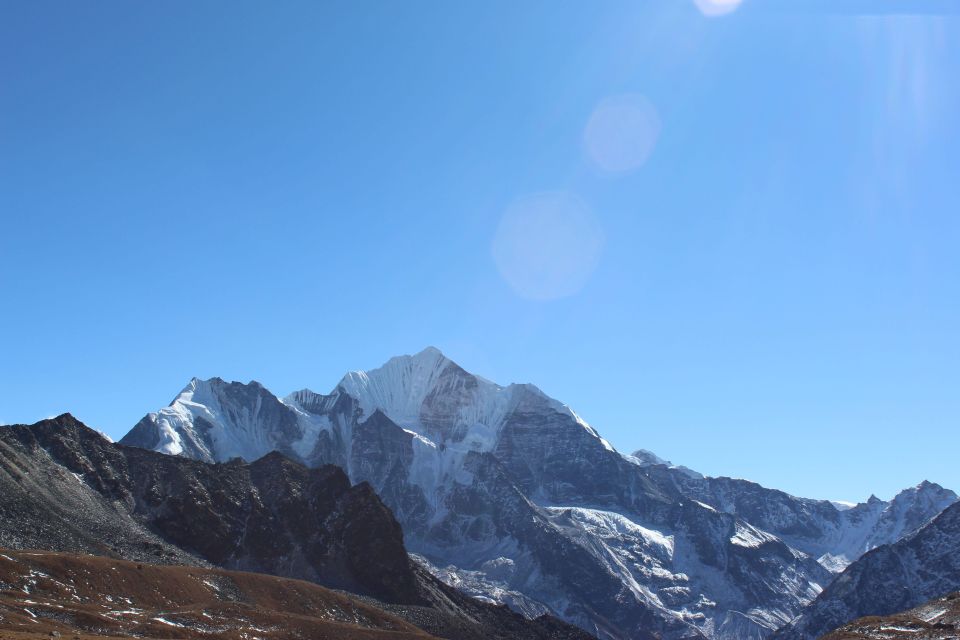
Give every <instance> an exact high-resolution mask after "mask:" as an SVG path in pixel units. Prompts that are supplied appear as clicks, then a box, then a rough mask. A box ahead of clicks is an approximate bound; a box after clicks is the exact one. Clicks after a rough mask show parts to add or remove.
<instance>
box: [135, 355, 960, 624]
mask: <svg viewBox="0 0 960 640" xmlns="http://www.w3.org/2000/svg"><path fill="white" fill-rule="evenodd" d="M121 442H122V443H123V444H128V445H134V446H139V447H145V448H149V449H154V450H157V451H162V452H165V453H169V454H173V455H181V456H187V457H192V458H197V459H200V460H205V461H208V462H213V461H226V460H229V459H231V458H233V457H243V458H244V459H247V460H253V459H256V458H258V457H260V456H262V455H264V454H266V453H268V452H270V451H273V450H276V451H280V452H282V453H284V454H285V455H287V456H289V457H291V458H293V459H295V460H298V461H301V462H303V463H305V464H307V465H310V466H317V465H320V464H326V463H333V464H337V465H339V466H340V467H342V468H343V469H345V470H346V471H347V474H348V475H349V477H350V478H351V480H353V481H354V482H358V481H367V482H369V483H370V484H371V485H372V486H373V487H374V488H375V489H376V490H377V492H378V493H379V494H380V496H381V497H382V498H383V500H384V501H385V502H386V504H388V505H389V506H390V508H391V509H392V510H393V512H394V513H395V515H396V517H397V519H398V520H399V521H400V522H401V524H402V525H403V528H404V533H405V539H406V543H407V547H408V549H410V550H411V551H412V552H414V553H415V554H418V556H419V557H421V560H422V562H423V563H424V564H426V565H428V566H429V567H431V568H432V570H433V571H434V572H436V573H437V575H440V576H442V577H444V579H445V580H447V581H448V582H449V583H451V584H457V585H458V586H460V587H461V588H463V589H465V590H466V591H467V592H468V593H473V594H475V595H480V596H483V597H485V598H488V599H491V600H495V601H498V602H505V603H509V604H511V606H514V607H515V608H517V609H518V610H521V611H525V612H527V613H531V614H537V613H542V612H545V611H549V612H552V613H555V614H557V615H559V616H560V617H562V618H564V619H566V620H568V621H572V622H574V623H576V624H578V625H580V626H582V627H583V628H585V629H587V630H589V631H591V632H593V633H596V634H597V635H598V636H600V637H604V638H644V637H653V634H660V635H661V636H662V637H664V638H716V639H725V638H731V639H733V638H737V639H741V638H753V637H762V636H763V635H765V634H767V633H769V632H770V631H771V630H773V629H776V628H778V627H780V626H782V625H784V624H786V623H787V622H789V621H790V620H791V619H792V618H793V617H794V616H795V615H796V614H797V613H798V612H799V611H800V610H801V608H802V607H803V606H804V605H806V604H807V603H809V602H810V601H812V600H813V599H814V598H815V597H816V596H817V594H819V593H820V591H821V589H822V588H823V587H824V586H826V584H827V583H828V582H829V581H830V579H831V577H832V576H831V574H830V572H829V571H827V570H826V569H825V568H824V565H828V566H831V567H835V565H836V564H837V563H836V562H835V561H832V558H834V557H841V558H843V560H842V561H841V562H847V561H849V560H852V559H853V557H852V556H853V554H854V553H856V549H859V548H861V547H866V546H868V545H869V544H872V543H870V542H868V540H872V538H870V535H872V534H862V535H861V534H857V535H853V534H850V533H845V532H847V530H848V529H850V528H851V527H854V526H862V529H864V530H867V529H869V530H870V531H874V530H875V529H877V526H876V525H877V523H879V522H880V520H881V519H882V518H881V516H879V515H878V516H877V517H876V518H874V517H873V515H869V517H868V515H862V516H860V518H859V519H856V518H854V517H853V516H849V517H848V516H843V515H841V514H844V513H847V512H846V511H842V510H841V509H838V508H837V507H836V506H834V505H833V504H831V503H829V502H826V501H823V502H820V501H805V500H800V499H797V498H793V497H791V496H788V495H787V494H783V493H781V492H774V491H771V490H768V489H764V488H763V487H759V485H754V484H753V483H745V482H744V481H734V480H729V479H725V478H720V479H713V478H704V477H703V476H701V475H700V474H697V473H695V472H693V471H691V470H689V469H685V468H680V467H673V466H672V465H669V464H666V463H664V461H662V460H659V459H658V458H656V457H655V456H654V455H653V454H649V452H638V454H634V455H633V456H624V455H621V454H620V453H618V452H617V451H616V450H615V449H614V448H613V447H612V446H611V445H610V443H608V442H607V441H605V440H604V439H603V438H601V437H600V435H599V434H598V433H597V431H596V430H594V429H593V428H592V427H591V426H590V425H589V424H587V423H586V422H585V421H584V420H583V419H582V418H580V416H578V415H577V414H576V413H575V412H574V411H573V410H572V409H570V408H569V407H567V406H566V405H564V404H562V403H561V402H558V401H557V400H554V399H552V398H550V397H548V396H547V395H545V394H544V393H543V392H542V391H540V390H539V389H538V388H536V387H535V386H533V385H526V384H511V385H508V386H500V385H498V384H495V383H493V382H490V381H488V380H485V379H483V378H481V377H479V376H475V375H473V374H470V373H468V372H466V371H464V370H463V369H462V368H461V367H459V366H458V365H457V364H456V363H454V362H452V361H450V360H449V359H447V358H446V357H444V356H443V354H441V353H440V352H439V351H437V350H436V349H426V350H424V351H422V352H421V353H418V354H416V355H414V356H402V357H398V358H393V359H391V360H390V361H389V362H387V363H386V364H385V365H384V366H382V367H381V368H379V369H375V370H372V371H368V372H353V373H349V374H347V375H346V376H345V377H344V378H343V379H342V380H341V382H340V383H339V384H338V385H337V387H336V388H335V389H334V390H333V391H332V392H331V393H330V394H326V395H324V394H318V393H315V392H312V391H309V390H302V391H297V392H295V393H292V394H290V395H289V396H287V397H286V398H283V399H282V400H280V399H278V398H276V397H275V396H273V395H272V394H271V393H270V392H268V391H267V390H266V389H264V388H263V387H262V386H261V385H259V384H257V383H254V382H251V383H250V384H246V385H245V384H240V383H227V382H224V381H222V380H220V379H217V378H214V379H212V380H207V381H201V380H196V379H195V380H193V381H191V382H190V384H189V385H188V386H187V387H186V388H185V389H184V390H183V392H181V394H180V395H179V396H177V398H176V399H175V400H174V401H173V402H172V403H171V405H170V406H169V407H166V408H164V409H161V410H160V411H158V412H157V413H152V414H149V415H147V416H146V417H145V418H144V419H143V420H141V421H140V423H138V424H137V425H136V426H135V427H134V429H133V430H132V431H131V432H130V433H129V434H127V436H126V437H125V438H124V439H123V440H122V441H121ZM933 486H934V485H930V487H933ZM930 487H918V490H917V492H916V496H921V495H922V496H923V498H922V499H914V500H911V499H910V496H909V495H908V496H905V498H904V500H902V501H901V502H902V503H903V504H904V505H905V506H904V507H903V508H902V509H901V508H898V510H897V513H903V514H904V515H903V517H902V518H900V519H897V518H894V521H895V523H898V524H897V526H891V527H889V528H888V529H885V531H887V534H886V535H897V533H898V532H899V531H902V529H904V528H905V527H908V526H910V525H911V524H912V523H913V522H914V520H918V521H920V520H926V519H929V518H930V517H933V516H934V515H936V511H934V509H936V510H937V511H938V510H939V509H937V507H938V506H939V502H938V500H940V498H935V499H928V495H929V493H930ZM938 489H939V488H938ZM941 491H942V490H941ZM911 495H913V494H911ZM944 496H946V497H948V496H947V494H944ZM946 497H944V499H946ZM955 497H956V496H953V498H954V499H955ZM773 499H775V501H774V502H772V503H771V505H770V506H769V507H767V506H765V501H767V500H773ZM887 506H888V507H889V505H887ZM856 509H857V508H854V509H851V510H850V511H856ZM885 509H886V507H885V508H884V509H881V510H880V512H881V513H882V512H883V511H884V510H885ZM861 511H863V513H864V514H866V511H865V510H863V509H861ZM869 513H870V514H873V511H870V512H869ZM908 515H909V517H908ZM851 523H856V525H853V524H851ZM864 523H866V524H864ZM899 523H902V526H900V524H899ZM921 523H922V522H921ZM898 526H899V527H900V528H899V529H898ZM858 531H859V529H858ZM878 535H879V534H878ZM831 536H833V537H831ZM845 536H846V537H845ZM848 538H850V539H852V540H854V542H853V543H850V544H851V545H852V546H849V545H847V546H844V545H843V544H840V542H838V541H843V542H844V544H846V541H847V540H848ZM824 556H827V559H826V560H827V561H824V560H823V559H824ZM818 559H821V562H823V564H821V563H819V562H818ZM831 562H833V564H831Z"/></svg>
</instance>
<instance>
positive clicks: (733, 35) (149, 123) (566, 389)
mask: <svg viewBox="0 0 960 640" xmlns="http://www.w3.org/2000/svg"><path fill="white" fill-rule="evenodd" d="M712 1H713V3H714V6H707V5H709V2H708V0H701V5H702V6H701V7H699V8H698V6H697V5H696V4H695V2H694V1H693V0H691V1H690V2H687V1H685V0H664V1H662V2H653V1H650V2H634V1H624V2H598V3H562V4H560V5H558V4H557V3H552V2H533V1H530V2H483V3H479V2H477V3H462V2H457V3H453V2H421V1H412V2H404V3H400V2H342V3H318V2H277V3H273V2H271V3H261V2H232V3H229V4H227V3H222V2H219V3H218V2H164V3H130V2H106V1H98V2H86V3H53V2H34V1H30V2H11V1H9V0H8V1H6V2H3V3H0V78H2V83H0V216H2V218H0V220H2V234H0V291H2V295H0V361H2V363H3V366H2V367H0V423H12V422H32V421H35V420H37V419H41V418H44V417H46V416H49V415H54V414H58V413H61V412H65V411H69V412H72V413H74V414H75V415H77V416H78V417H79V418H81V419H82V420H84V421H86V422H87V423H89V424H90V425H92V426H95V427H97V428H100V429H102V430H104V431H106V432H107V433H109V434H111V435H112V436H115V437H119V436H121V435H122V434H123V433H124V432H125V431H126V430H127V429H128V428H129V427H130V426H132V425H133V424H134V423H135V422H136V421H137V420H138V419H139V418H140V417H141V416H142V415H143V414H145V413H146V412H148V411H152V410H156V409H157V408H159V407H161V406H163V405H165V404H167V403H168V402H169V401H170V400H171V399H172V398H173V396H174V395H176V393H177V392H178V391H179V389H180V388H182V387H183V385H184V384H186V382H187V381H188V380H189V379H190V377H191V376H200V377H210V376H214V375H218V376H221V377H223V378H227V379H236V380H243V381H247V380H251V379H256V380H259V381H261V382H262V383H264V384H265V385H266V386H267V387H269V388H270V389H272V390H273V391H275V392H276V393H278V394H286V393H288V392H289V391H291V390H294V389H297V388H301V387H304V386H307V387H310V388H313V389H315V390H320V391H326V390H329V389H331V388H332V387H333V386H334V385H335V384H336V382H337V381H338V380H339V378H340V376H341V375H342V374H343V373H344V372H345V371H347V370H351V369H360V368H371V367H374V366H377V365H378V364H380V363H382V362H383V361H385V360H386V359H387V358H388V357H390V356H392V355H396V354H402V353H412V352H415V351H418V350H420V349H421V348H423V347H424V346H426V345H436V346H437V347H439V348H441V349H443V350H444V352H445V353H447V355H448V356H450V357H451V358H453V359H455V360H457V361H458V362H459V363H461V364H462V365H463V366H464V367H465V368H467V369H468V370H471V371H474V372H476V373H479V374H481V375H484V376H485V377H488V378H491V379H494V380H496V381H499V382H503V383H506V382H511V381H518V382H533V383H535V384H537V385H538V386H540V387H541V388H542V389H544V390H545V391H546V392H547V393H549V394H550V395H552V396H554V397H557V398H559V399H561V400H563V401H564V402H567V403H569V404H570V405H571V406H573V407H574V408H575V409H576V410H577V411H578V412H579V413H580V414H581V415H583V416H584V418H585V419H587V420H588V421H589V422H590V423H591V424H593V425H594V426H595V427H596V428H597V429H598V430H599V431H600V432H601V433H602V434H603V435H604V436H605V437H606V438H607V439H608V440H610V441H611V442H612V443H613V444H614V445H615V446H617V447H618V448H619V449H620V450H622V451H625V452H629V451H632V450H634V449H636V448H641V447H642V448H647V449H650V450H653V451H655V452H657V453H658V454H659V455H661V456H663V457H666V458H669V459H671V460H673V461H675V462H677V463H682V464H686V465H688V466H690V467H693V468H696V469H698V470H700V471H702V472H705V473H709V474H712V475H732V476H739V477H747V478H750V479H754V480H757V481H759V482H762V483H763V484H766V485H769V486H774V487H778V488H782V489H785V490H787V491H790V492H792V493H795V494H799V495H806V496H812V497H823V498H831V499H850V500H857V499H863V498H866V497H867V496H868V495H869V494H870V493H876V494H877V495H879V496H881V497H889V496H891V495H892V494H894V493H895V492H896V491H897V490H899V489H900V488H902V487H905V486H909V485H913V484H916V483H918V482H919V481H920V480H922V479H925V478H928V479H930V480H934V481H938V482H940V483H942V484H945V485H947V486H950V487H952V488H954V489H958V490H960V466H958V465H957V464H956V450H957V446H958V445H960V436H958V433H960V428H958V427H960V364H958V363H960V332H958V327H960V251H958V246H960V119H958V118H957V117H956V116H957V113H958V112H960V83H958V82H957V81H956V78H958V77H960V15H958V14H957V12H956V10H955V9H954V10H952V13H950V12H951V6H950V4H949V3H946V2H928V3H924V2H923V1H922V0H916V1H915V2H912V3H909V4H908V3H903V2H882V1H879V0H878V1H876V2H871V3H863V2H856V1H854V2H843V1H837V2H830V3H825V2H819V3H818V2H799V0H798V2H789V1H787V0H785V1H784V2H782V3H775V2H773V0H770V1H769V2H763V1H762V0H746V1H745V2H743V3H742V4H740V5H739V6H727V7H723V6H719V5H717V4H716V3H718V2H719V3H721V4H722V3H723V1H724V0H712ZM726 1H727V2H729V1H730V0H726ZM731 8H732V9H734V10H732V11H729V12H726V13H724V14H723V15H711V14H714V13H720V11H714V9H731ZM868 12H869V13H868ZM911 12H912V13H911Z"/></svg>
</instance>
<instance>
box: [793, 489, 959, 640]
mask: <svg viewBox="0 0 960 640" xmlns="http://www.w3.org/2000/svg"><path fill="white" fill-rule="evenodd" d="M958 589H960V504H954V505H952V506H950V507H948V508H947V509H945V510H944V511H943V513H941V514H940V515H939V516H937V517H936V518H934V519H933V520H932V521H931V522H929V523H928V524H926V525H925V526H923V527H921V528H920V529H918V530H917V531H915V532H913V533H911V534H910V535H908V536H906V537H905V538H902V539H901V540H899V541H897V542H895V543H893V544H890V545H885V546H882V547H878V548H877V549H874V550H873V551H870V552H869V553H866V554H864V556H863V557H861V558H860V559H859V560H857V561H856V562H854V563H853V564H851V565H850V566H849V567H847V568H846V569H845V570H844V571H843V573H841V574H840V575H839V576H837V578H836V580H834V581H833V582H832V583H831V584H830V586H829V587H828V588H827V589H826V590H825V591H824V592H823V593H821V594H820V596H819V597H818V598H817V599H816V600H815V601H814V602H813V603H812V604H810V606H809V607H807V608H806V610H804V611H803V613H802V615H800V616H799V617H798V618H797V619H796V620H794V621H793V622H792V623H791V624H790V625H789V626H788V627H786V628H784V629H782V630H780V631H779V632H778V633H777V634H776V638H777V639H778V640H801V639H803V640H813V639H814V638H819V637H820V636H821V635H823V634H824V633H826V632H828V631H830V630H831V629H835V628H837V627H839V626H840V625H843V624H845V623H847V622H849V621H851V620H854V619H856V618H860V617H863V616H886V615H889V614H893V613H896V612H898V611H904V610H905V609H909V608H911V607H915V606H917V605H920V604H921V603H923V602H925V601H927V600H929V599H931V598H935V597H939V596H943V595H944V594H947V593H950V592H952V591H956V590H958ZM919 637H923V636H919Z"/></svg>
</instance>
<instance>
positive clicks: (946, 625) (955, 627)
mask: <svg viewBox="0 0 960 640" xmlns="http://www.w3.org/2000/svg"><path fill="white" fill-rule="evenodd" d="M908 638H910V639H911V640H956V638H960V593H951V594H949V595H947V596H944V597H942V598H936V599H934V600H931V601H929V602H926V603H924V604H922V605H920V606H919V607H916V608H914V609H911V610H909V611H905V612H903V613H898V614H894V615H889V616H873V617H867V618H860V619H859V620H855V621H853V622H851V623H849V624H845V625H843V626H842V627H840V628H839V629H837V630H836V631H834V632H832V633H828V634H827V635H825V636H823V640H907V639H908Z"/></svg>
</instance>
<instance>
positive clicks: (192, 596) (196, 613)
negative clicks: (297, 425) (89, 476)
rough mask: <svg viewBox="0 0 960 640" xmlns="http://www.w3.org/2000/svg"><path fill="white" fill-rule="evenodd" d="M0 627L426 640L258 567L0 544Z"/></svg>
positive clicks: (352, 601)
mask: <svg viewBox="0 0 960 640" xmlns="http://www.w3.org/2000/svg"><path fill="white" fill-rule="evenodd" d="M0 631H7V632H10V631H17V632H21V633H32V634H42V635H47V636H49V635H50V634H52V633H53V632H58V633H60V634H61V635H62V636H67V635H73V634H78V633H83V634H93V635H100V636H127V637H134V636H136V637H145V638H184V639H188V638H201V637H209V636H210V635H216V636H217V637H219V638H235V639H238V640H239V639H241V638H248V637H258V638H264V639H270V640H294V639H296V638H304V637H308V638H315V639H317V640H320V639H323V638H329V639H330V640H333V639H337V640H427V639H429V638H432V637H433V636H430V635H429V634H427V633H425V632H424V631H422V630H420V629H418V628H417V627H415V626H414V625H412V624H410V623H408V622H405V621H404V620H402V619H400V618H399V617H397V616H394V615H390V614H388V613H385V612H384V611H382V610H380V609H377V608H376V607H374V606H371V605H369V604H366V603H364V602H361V601H360V600H358V599H357V598H352V597H350V596H347V595H344V594H341V593H336V592H334V591H330V590H329V589H325V588H323V587H320V586H317V585H315V584H311V583H309V582H303V581H300V580H290V579H284V578H276V577H273V576H267V575H263V574H256V573H244V572H237V571H223V570H219V569H208V568H201V567H182V566H158V565H152V564H145V563H134V562H126V561H123V560H116V559H112V558H102V557H96V556H85V555H75V554H64V553H51V552H25V551H13V550H8V549H0Z"/></svg>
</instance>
